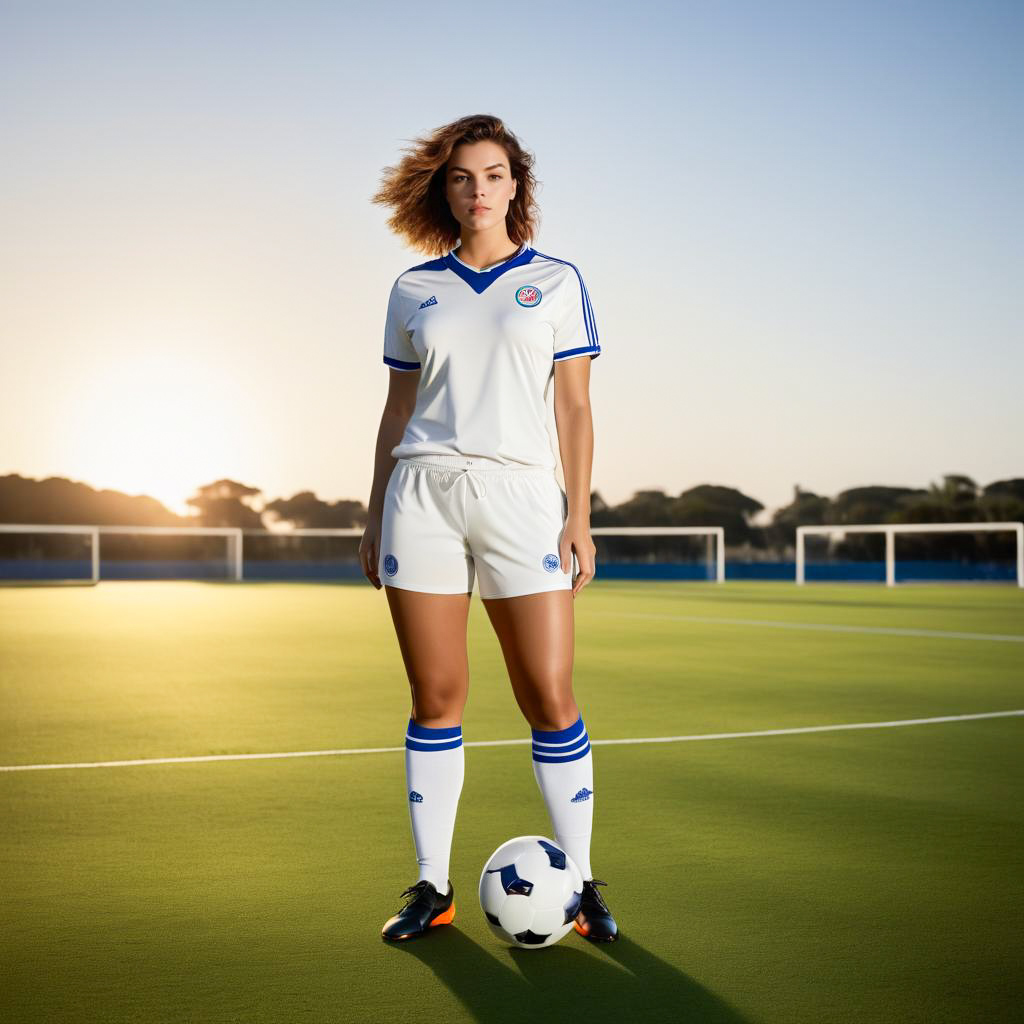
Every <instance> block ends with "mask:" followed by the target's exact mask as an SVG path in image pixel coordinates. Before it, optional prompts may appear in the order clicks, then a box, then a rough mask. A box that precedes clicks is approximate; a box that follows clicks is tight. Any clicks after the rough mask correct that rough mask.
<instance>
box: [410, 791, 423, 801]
mask: <svg viewBox="0 0 1024 1024" xmlns="http://www.w3.org/2000/svg"><path fill="white" fill-rule="evenodd" d="M409 799H410V800H411V801H412V802H413V803H414V804H421V803H423V797H422V796H420V794H419V793H417V792H416V790H415V789H413V790H411V791H410V792H409Z"/></svg>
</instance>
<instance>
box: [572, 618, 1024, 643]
mask: <svg viewBox="0 0 1024 1024" xmlns="http://www.w3.org/2000/svg"><path fill="white" fill-rule="evenodd" d="M586 614H587V615H608V616H613V617H614V618H616V619H669V620H671V621H674V622H699V623H702V624H705V625H707V624H710V625H721V626H768V627H770V628H772V629H817V630H821V631H823V632H826V633H873V634H879V635H881V636H923V637H933V638H937V639H942V640H992V641H995V642H996V643H1004V644H1024V633H1021V634H1017V633H958V632H954V631H952V630H945V629H904V628H902V627H899V626H843V625H840V624H838V623H832V622H779V621H777V620H775V619H727V618H719V617H717V616H711V615H660V614H658V613H657V612H603V611H600V610H594V611H589V612H587V613H586Z"/></svg>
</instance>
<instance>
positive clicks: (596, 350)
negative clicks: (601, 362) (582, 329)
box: [555, 345, 601, 362]
mask: <svg viewBox="0 0 1024 1024" xmlns="http://www.w3.org/2000/svg"><path fill="white" fill-rule="evenodd" d="M584 352H589V353H590V358H591V359H596V358H597V357H598V356H599V355H600V354H601V346H600V345H584V346H583V347H582V348H570V349H566V350H565V351H564V352H556V353H555V361H556V362H557V361H558V360H559V359H569V358H570V357H571V356H581V355H583V353H584Z"/></svg>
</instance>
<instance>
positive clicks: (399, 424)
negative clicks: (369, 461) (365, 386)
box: [359, 367, 420, 590]
mask: <svg viewBox="0 0 1024 1024" xmlns="http://www.w3.org/2000/svg"><path fill="white" fill-rule="evenodd" d="M388 373H389V375H390V382H389V384H388V395H387V398H386V399H385V401H384V412H383V413H382V414H381V418H380V426H379V428H378V429H377V446H376V449H375V453H374V462H373V485H372V486H371V488H370V500H369V502H368V503H367V515H366V530H365V531H364V533H363V539H362V541H361V542H360V544H359V561H360V564H361V565H362V567H363V575H364V576H366V578H367V579H368V580H369V581H370V582H371V583H372V584H373V585H374V586H375V587H376V588H377V589H378V590H380V588H381V586H382V584H381V582H380V576H379V575H378V558H379V557H380V527H381V519H382V517H383V514H384V492H385V491H386V490H387V486H388V481H389V480H390V479H391V474H392V472H393V471H394V468H395V464H396V462H397V460H396V459H395V457H394V456H393V455H392V454H391V450H392V449H393V448H394V447H395V446H396V445H397V444H399V443H400V442H401V440H402V435H403V434H404V433H405V428H406V426H407V425H408V423H409V419H410V417H411V416H412V414H413V410H414V409H415V407H416V391H417V388H418V387H419V382H420V371H419V370H396V369H395V368H394V367H392V368H391V369H390V370H389V371H388Z"/></svg>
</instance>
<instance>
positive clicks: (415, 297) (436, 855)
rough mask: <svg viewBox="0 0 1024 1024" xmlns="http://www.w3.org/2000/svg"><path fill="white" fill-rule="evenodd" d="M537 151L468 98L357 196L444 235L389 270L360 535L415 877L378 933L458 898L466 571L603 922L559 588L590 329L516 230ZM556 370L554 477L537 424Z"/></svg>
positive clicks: (589, 901) (582, 507)
mask: <svg viewBox="0 0 1024 1024" xmlns="http://www.w3.org/2000/svg"><path fill="white" fill-rule="evenodd" d="M532 165H533V158H532V156H530V155H529V154H528V153H527V152H525V151H524V150H523V148H522V147H521V145H520V144H519V142H518V140H517V139H516V137H515V136H514V135H513V134H512V133H511V132H510V131H509V130H508V129H507V128H506V127H505V126H504V124H503V123H502V121H501V120H500V119H499V118H497V117H492V116H489V115H476V116H470V117H465V118H461V119H460V120H458V121H455V122H453V123H452V124H448V125H445V126H443V127H441V128H439V129H438V130H437V131H435V132H434V133H433V134H432V135H431V136H430V137H428V138H425V139H419V140H416V144H415V146H414V147H412V148H411V149H410V150H408V151H407V155H406V156H405V157H404V158H403V159H402V160H401V162H400V163H399V165H398V166H397V167H389V168H386V169H385V179H384V183H383V184H382V186H381V188H380V190H379V191H378V193H377V194H376V195H375V196H374V200H373V201H374V202H376V203H380V204H382V205H386V206H390V207H393V208H394V213H393V214H392V216H391V218H390V219H389V221H388V225H389V227H391V228H392V229H393V230H394V231H396V232H397V233H398V234H400V235H401V236H403V237H404V238H405V239H406V240H407V241H408V242H409V244H410V245H412V246H413V247H414V248H417V249H420V250H421V251H424V252H426V253H433V254H436V253H439V252H440V253H444V255H442V256H440V257H439V258H435V259H430V260H428V261H427V262H425V263H420V264H418V265H416V266H414V267H411V268H410V269H409V270H406V271H404V272H403V273H402V274H400V275H399V276H398V278H397V280H396V281H395V282H394V285H393V286H392V289H391V294H390V298H389V301H388V311H387V321H386V327H385V336H384V362H385V364H387V366H389V367H390V378H391V379H390V386H389V390H388V397H387V401H386V403H385V408H384V414H383V416H382V417H381V424H380V430H379V433H378V436H377V448H376V461H375V467H374V479H373V487H372V491H371V495H370V501H369V520H368V523H367V528H366V533H365V534H364V536H363V540H362V543H361V545H360V549H359V554H360V560H361V562H362V566H363V571H364V573H365V574H366V576H367V578H368V579H369V580H370V582H371V583H373V585H374V586H375V587H377V588H378V589H380V587H381V586H382V578H383V585H384V586H385V587H386V593H387V599H388V604H389V606H390V609H391V615H392V618H393V620H394V624H395V630H396V632H397V635H398V643H399V647H400V649H401V652H402V658H403V661H404V663H405V668H406V672H407V674H408V677H409V683H410V687H411V690H412V712H411V717H410V718H409V723H408V730H407V733H406V739H405V767H406V779H407V782H408V791H409V813H410V817H411V821H412V833H413V840H414V843H415V846H416V855H417V860H418V863H419V880H418V881H417V882H416V883H415V884H414V885H412V886H410V887H409V888H407V889H406V890H405V891H404V892H403V893H402V896H403V897H409V898H408V900H407V902H406V904H405V906H404V907H403V908H402V909H401V910H400V911H399V912H398V913H396V914H395V915H393V916H392V917H391V918H390V919H389V920H388V921H387V922H386V923H385V925H384V927H383V929H382V932H381V934H382V936H383V937H384V938H385V939H389V940H395V939H407V938H412V937H414V936H418V935H422V934H424V933H425V932H426V931H427V930H428V929H429V928H431V927H434V926H436V925H441V924H447V923H449V922H450V921H451V920H452V919H453V918H454V916H455V890H454V887H453V886H452V884H451V880H450V879H449V877H448V869H449V859H450V854H451V844H452V835H453V832H454V828H455V816H456V810H457V807H458V801H459V796H460V794H461V792H462V783H463V777H464V749H463V746H462V714H463V709H464V707H465V703H466V696H467V691H468V685H469V678H468V676H469V673H468V658H467V653H466V627H467V620H468V615H469V605H470V597H471V594H472V591H473V582H474V578H475V577H477V576H478V577H479V584H480V597H481V599H482V600H483V603H484V607H485V608H486V610H487V614H488V616H489V618H490V621H491V623H492V625H493V627H494V630H495V632H496V634H497V636H498V640H499V642H500V645H501V649H502V653H503V655H504V658H505V663H506V666H507V667H508V672H509V677H510V679H511V682H512V687H513V691H514V693H515V697H516V701H517V703H518V704H519V707H520V709H521V710H522V713H523V716H524V717H525V718H526V720H527V721H528V722H529V724H530V726H531V730H532V734H533V768H534V775H535V777H536V780H537V784H538V786H539V787H540V790H541V793H542V795H543V798H544V800H545V803H546V805H547V808H548V812H549V814H550V816H551V822H552V825H553V827H554V831H555V838H556V840H557V842H558V843H559V844H560V845H561V846H562V847H563V849H565V850H566V852H567V853H568V854H569V856H570V857H572V859H573V860H574V861H575V862H576V864H577V865H578V866H579V868H580V870H581V871H582V873H583V878H584V883H583V896H582V900H581V903H580V908H579V913H578V915H577V917H576V919H575V922H574V926H575V928H576V930H577V931H578V932H580V934H582V935H584V936H586V937H587V938H590V939H594V940H599V941H612V940H614V939H616V938H617V937H618V929H617V926H616V924H615V920H614V919H613V917H612V915H611V913H610V911H609V910H608V907H607V904H606V903H605V902H604V900H603V899H602V897H601V894H600V893H599V892H598V890H597V886H598V885H606V884H607V883H605V882H603V881H601V880H600V879H596V878H593V877H592V875H591V871H590V836H591V825H592V818H593V806H594V803H593V794H594V786H593V768H592V755H591V751H590V741H589V739H588V736H587V731H586V727H585V725H584V722H583V717H582V714H581V712H580V710H579V708H578V707H577V705H576V701H575V699H574V697H573V692H572V662H573V599H574V598H575V597H576V595H577V594H578V593H579V592H580V590H581V589H582V588H583V587H584V586H586V585H587V584H588V583H589V582H590V580H591V579H593V577H594V556H595V554H596V548H595V546H594V543H593V541H592V540H591V537H590V474H591V461H592V456H593V426H592V422H591V414H590V403H589V397H588V388H589V380H590V362H591V360H592V359H594V358H596V357H597V356H598V355H599V354H600V351H601V349H600V346H599V344H598V337H597V328H596V325H595V322H594V315H593V311H592V309H591V307H590V301H589V298H588V295H587V291H586V288H585V286H584V284H583V278H582V276H581V275H580V273H579V271H578V270H577V269H576V267H575V266H573V264H571V263H569V262H567V261H566V260H560V259H556V258H555V257H553V256H547V255H545V254H543V253H540V252H537V250H535V249H533V248H531V247H530V246H529V245H528V244H527V239H529V238H531V237H532V235H533V233H534V227H535V223H536V220H535V218H536V208H535V203H534V198H533V193H534V188H535V184H536V182H535V179H534V177H533V174H532V170H531V168H532ZM456 241H458V242H459V243H460V244H459V245H458V247H457V248H452V246H453V245H454V243H455V242H456ZM552 380H553V381H554V389H555V390H554V401H553V407H554V416H555V424H556V428H557V433H558V443H559V448H560V452H561V457H562V464H563V470H564V475H565V480H566V488H565V490H563V489H562V487H561V485H560V484H559V482H558V479H557V476H556V473H555V468H556V459H555V454H554V450H553V447H552V443H551V436H550V432H549V430H548V428H547V423H546V410H547V396H548V391H549V389H550V385H551V382H552ZM396 460H397V461H396ZM574 554H575V559H576V562H577V564H578V567H579V572H578V574H577V575H576V576H575V577H573V575H572V571H571V570H572V559H573V555H574ZM381 573H382V574H383V577H382V576H381Z"/></svg>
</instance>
